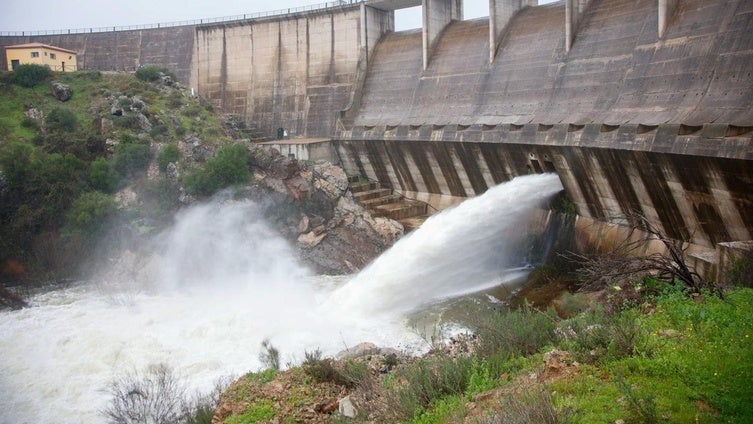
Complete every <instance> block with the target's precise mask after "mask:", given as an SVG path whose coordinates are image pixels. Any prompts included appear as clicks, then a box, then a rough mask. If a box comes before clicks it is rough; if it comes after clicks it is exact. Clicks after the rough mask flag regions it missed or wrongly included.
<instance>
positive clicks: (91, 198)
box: [63, 191, 117, 241]
mask: <svg viewBox="0 0 753 424" xmlns="http://www.w3.org/2000/svg"><path fill="white" fill-rule="evenodd" d="M116 211H117V208H116V205H115V200H114V199H113V198H112V196H109V195H107V194H104V193H100V192H98V191H92V192H88V193H84V194H82V195H80V196H79V197H78V198H77V199H76V200H75V201H74V202H73V205H71V209H70V210H69V211H68V219H67V223H66V225H65V227H64V228H63V233H64V234H65V235H67V236H69V237H74V238H75V237H80V238H83V239H84V240H89V241H93V240H94V239H96V238H98V237H99V236H101V235H102V234H103V233H104V231H105V229H106V228H107V224H108V222H109V220H110V219H111V218H112V217H113V216H114V215H115V212H116Z"/></svg>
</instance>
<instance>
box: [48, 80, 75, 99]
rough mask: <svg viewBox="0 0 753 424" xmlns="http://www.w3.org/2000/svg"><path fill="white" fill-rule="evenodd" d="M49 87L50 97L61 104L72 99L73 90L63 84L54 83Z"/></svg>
mask: <svg viewBox="0 0 753 424" xmlns="http://www.w3.org/2000/svg"><path fill="white" fill-rule="evenodd" d="M50 87H51V89H52V96H53V97H54V98H56V99H58V100H60V101H61V102H66V101H68V100H70V98H71V97H73V90H72V89H71V87H69V86H67V85H65V84H62V83H59V82H57V81H54V82H53V83H52V84H51V85H50Z"/></svg>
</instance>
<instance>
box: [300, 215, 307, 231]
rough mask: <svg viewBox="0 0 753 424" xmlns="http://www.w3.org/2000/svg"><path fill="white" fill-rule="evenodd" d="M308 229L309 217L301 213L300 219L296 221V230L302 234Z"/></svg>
mask: <svg viewBox="0 0 753 424" xmlns="http://www.w3.org/2000/svg"><path fill="white" fill-rule="evenodd" d="M308 229H309V217H308V216H307V215H302V216H301V220H300V221H299V222H298V232H299V233H301V234H303V233H305V232H306V231H308Z"/></svg>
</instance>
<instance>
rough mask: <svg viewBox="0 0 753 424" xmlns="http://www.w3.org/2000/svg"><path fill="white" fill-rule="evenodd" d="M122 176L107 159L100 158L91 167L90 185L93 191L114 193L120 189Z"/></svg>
mask: <svg viewBox="0 0 753 424" xmlns="http://www.w3.org/2000/svg"><path fill="white" fill-rule="evenodd" d="M119 182H120V175H119V174H118V172H117V171H115V169H114V168H113V167H112V166H111V165H110V162H108V161H107V159H105V158H103V157H100V158H97V159H96V160H94V161H93V162H92V163H91V164H90V165H89V184H90V185H91V186H92V188H93V189H95V190H99V191H101V192H104V193H112V192H114V191H115V189H117V188H118V183H119Z"/></svg>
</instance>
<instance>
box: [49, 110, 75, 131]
mask: <svg viewBox="0 0 753 424" xmlns="http://www.w3.org/2000/svg"><path fill="white" fill-rule="evenodd" d="M44 123H45V126H46V127H47V129H48V130H49V131H64V132H74V131H76V128H77V127H78V120H77V118H76V115H75V114H74V113H73V112H71V111H70V110H68V109H65V108H59V107H56V108H55V109H52V111H50V113H49V114H48V115H47V118H45V121H44Z"/></svg>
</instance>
